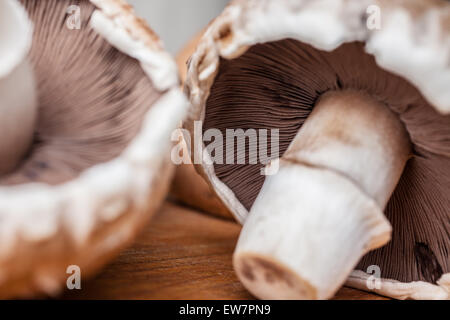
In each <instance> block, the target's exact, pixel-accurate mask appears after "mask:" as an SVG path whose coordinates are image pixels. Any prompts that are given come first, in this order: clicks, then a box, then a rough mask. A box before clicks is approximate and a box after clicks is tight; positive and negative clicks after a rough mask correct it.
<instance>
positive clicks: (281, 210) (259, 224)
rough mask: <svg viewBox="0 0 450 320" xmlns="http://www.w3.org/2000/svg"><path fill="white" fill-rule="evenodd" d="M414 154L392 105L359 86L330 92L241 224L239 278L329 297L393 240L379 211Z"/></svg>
mask: <svg viewBox="0 0 450 320" xmlns="http://www.w3.org/2000/svg"><path fill="white" fill-rule="evenodd" d="M410 155H411V145H410V140H409V137H408V134H407V133H406V130H405V128H404V126H403V124H402V123H401V121H400V120H399V119H398V117H397V115H395V114H394V113H393V112H392V111H390V109H389V108H388V107H386V106H385V105H383V104H382V103H380V102H378V101H376V100H375V99H373V98H371V97H369V96H368V95H366V94H365V93H362V92H357V91H349V90H347V91H336V92H329V93H326V94H324V95H323V96H322V97H321V99H320V100H319V101H318V102H317V104H316V106H315V108H314V110H313V112H312V113H311V115H310V117H309V118H308V119H307V120H306V122H305V123H304V125H303V126H302V128H301V130H300V131H299V133H298V135H297V136H296V138H295V139H294V141H293V142H292V143H291V145H290V147H289V149H288V150H287V151H286V153H285V154H284V155H283V157H282V158H281V159H280V160H279V164H278V165H279V171H278V173H277V174H275V175H272V176H267V178H266V181H265V183H264V186H263V188H262V190H261V192H260V194H259V195H258V197H257V199H256V201H255V203H254V205H253V207H252V209H251V211H250V214H249V218H248V219H247V221H246V222H245V225H244V228H243V230H242V233H241V236H240V239H239V242H238V245H237V248H236V251H235V255H234V266H235V269H236V272H237V274H238V276H239V278H240V279H241V281H242V282H243V284H244V285H245V286H246V287H247V288H248V289H249V290H250V291H251V292H252V293H253V294H254V295H255V296H257V297H259V298H262V299H326V298H329V297H331V296H333V295H334V293H335V292H336V291H337V290H338V289H339V287H340V286H341V285H342V284H343V283H344V282H345V280H346V279H347V277H348V275H349V274H350V273H351V271H352V270H353V269H354V267H355V266H356V264H357V263H358V261H359V260H360V258H361V257H362V256H363V255H364V254H365V253H367V252H368V251H370V250H372V249H375V248H378V247H380V246H382V245H384V244H385V243H386V242H388V241H389V239H390V234H391V226H390V224H389V222H388V221H387V219H386V218H385V216H384V214H383V210H384V208H385V206H386V204H387V202H388V200H389V198H390V196H391V194H392V192H393V191H394V189H395V186H396V185H397V183H398V181H399V179H400V176H401V174H402V172H403V169H404V167H405V165H406V162H407V160H408V158H409V157H410ZM277 161H278V160H277Z"/></svg>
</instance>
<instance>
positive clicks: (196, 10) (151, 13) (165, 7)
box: [128, 0, 228, 55]
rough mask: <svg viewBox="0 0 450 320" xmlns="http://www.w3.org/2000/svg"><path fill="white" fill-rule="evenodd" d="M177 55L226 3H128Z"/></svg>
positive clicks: (156, 0)
mask: <svg viewBox="0 0 450 320" xmlns="http://www.w3.org/2000/svg"><path fill="white" fill-rule="evenodd" d="M128 2H129V3H131V4H132V5H133V6H134V7H135V9H136V12H137V14H138V15H139V16H141V17H142V18H145V19H146V20H147V21H148V23H149V25H150V26H151V27H152V28H153V29H154V30H155V32H156V33H157V34H158V35H159V36H160V37H161V39H162V40H163V42H164V44H165V47H166V49H167V50H168V51H169V52H171V53H172V54H174V55H175V54H176V53H177V52H178V51H179V50H180V49H181V48H182V47H183V46H184V44H185V43H187V42H188V41H189V40H190V39H191V38H192V37H193V36H194V35H195V34H197V33H198V32H200V31H201V30H202V29H203V28H204V27H206V25H207V24H208V23H209V21H211V20H212V19H213V18H214V17H216V16H217V15H218V14H219V13H220V12H221V11H222V10H223V8H224V7H225V5H226V4H227V2H228V0H128Z"/></svg>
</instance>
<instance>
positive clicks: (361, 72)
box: [185, 0, 450, 299]
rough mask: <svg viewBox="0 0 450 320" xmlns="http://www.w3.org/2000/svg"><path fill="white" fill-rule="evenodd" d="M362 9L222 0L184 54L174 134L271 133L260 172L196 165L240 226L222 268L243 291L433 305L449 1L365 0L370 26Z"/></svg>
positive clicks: (447, 178) (449, 171)
mask: <svg viewBox="0 0 450 320" xmlns="http://www.w3.org/2000/svg"><path fill="white" fill-rule="evenodd" d="M373 4H374V3H373V2H369V1H334V0H333V1H331V0H330V1H328V0H320V1H307V0H304V1H297V2H289V1H274V0H266V1H256V0H255V1H252V0H249V1H243V0H236V1H233V2H232V3H231V4H230V5H229V6H228V7H227V8H226V10H225V11H224V12H223V14H222V15H221V16H219V18H217V19H216V20H215V21H214V22H213V23H212V25H211V26H210V27H209V29H208V30H207V31H206V33H205V35H204V37H203V39H202V41H201V42H200V44H199V46H198V49H197V51H196V52H195V53H194V55H193V56H192V58H191V60H190V65H189V71H188V76H187V81H186V92H187V93H188V94H189V97H190V100H191V102H192V108H191V112H190V116H189V120H188V121H187V122H186V124H185V126H186V128H188V129H189V130H193V122H194V121H197V120H203V121H204V130H205V131H206V130H208V129H210V128H218V129H219V130H221V131H222V132H223V133H224V132H225V130H226V129H244V130H245V129H279V130H280V159H279V160H275V161H277V164H278V165H279V172H278V173H277V174H275V175H269V176H263V175H261V174H260V171H261V169H262V168H264V166H265V165H264V164H263V163H261V164H258V165H251V164H244V165H237V164H213V165H209V164H207V163H205V164H203V166H202V170H203V173H204V174H205V175H206V176H207V177H208V180H209V182H210V184H211V185H212V186H213V188H214V189H215V191H216V193H217V194H218V196H219V197H220V198H221V199H222V200H223V202H224V203H225V204H226V205H227V206H228V208H229V209H230V210H231V211H232V212H233V213H234V215H235V216H236V218H237V219H238V220H239V221H240V222H242V223H244V228H243V231H242V234H241V237H240V240H239V243H238V245H237V248H236V252H235V256H234V265H235V268H236V272H237V273H238V275H239V277H240V279H241V281H242V282H243V283H244V285H245V286H246V287H247V288H248V289H249V290H250V291H251V292H252V293H253V294H255V295H256V296H257V297H260V298H268V299H283V298H293V299H302V298H307V299H312V298H317V299H324V298H329V297H331V296H332V295H333V294H334V293H335V292H336V290H337V289H338V288H339V287H340V286H341V285H342V284H343V283H344V282H345V281H346V280H347V283H348V284H349V285H352V286H354V287H358V288H361V289H365V290H369V289H370V290H374V291H376V292H378V293H381V294H384V295H387V296H391V297H395V298H400V299H405V298H414V299H446V298H449V287H450V285H449V283H450V280H449V272H450V259H449V250H450V239H449V230H450V197H449V194H450V143H449V142H450V116H449V115H448V114H449V113H450V96H449V92H450V88H449V84H450V66H449V65H448V61H449V57H450V46H449V43H450V41H449V39H450V30H449V29H450V27H449V26H450V24H449V21H450V5H449V4H448V3H447V2H445V1H440V0H436V1H434V0H433V1H425V0H416V1H382V0H380V1H375V5H377V6H378V7H379V8H380V10H381V13H382V19H383V20H382V22H383V23H382V27H381V29H379V30H377V29H376V30H371V29H370V28H368V26H367V24H366V21H367V8H368V7H369V6H370V5H373ZM195 143H202V142H201V141H196V142H195ZM247 147H248V146H247ZM249 149H250V148H247V150H249ZM197 150H201V148H197ZM247 150H246V152H247ZM224 152H226V149H224ZM246 156H247V159H248V158H250V156H251V155H250V154H249V153H248V152H247V154H246ZM274 164H275V163H274V162H272V165H274ZM269 168H270V166H269ZM389 240H390V241H389ZM373 265H375V266H377V267H379V269H380V271H381V278H382V279H381V286H376V287H374V288H372V287H369V286H367V280H368V279H369V277H370V275H369V274H367V273H366V271H367V270H368V268H369V267H371V266H373ZM355 267H356V271H354V272H352V270H353V269H354V268H355ZM350 274H351V275H350ZM349 275H350V278H348V277H349Z"/></svg>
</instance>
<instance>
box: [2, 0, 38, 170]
mask: <svg viewBox="0 0 450 320" xmlns="http://www.w3.org/2000/svg"><path fill="white" fill-rule="evenodd" d="M32 32H33V28H32V25H31V22H30V21H29V20H28V17H27V14H26V12H25V10H24V8H22V6H21V5H20V4H19V3H18V2H17V1H15V0H0V174H4V173H7V172H9V171H11V170H12V169H14V167H16V166H17V165H18V164H19V162H20V160H21V159H22V158H23V156H24V155H25V153H26V152H27V150H28V148H29V146H30V143H31V141H32V138H33V131H34V125H35V121H36V115H37V97H36V86H35V83H34V77H33V70H32V68H31V66H30V64H29V62H28V61H27V58H26V57H27V54H28V51H29V49H30V46H31V41H32Z"/></svg>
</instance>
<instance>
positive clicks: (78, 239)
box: [0, 0, 187, 297]
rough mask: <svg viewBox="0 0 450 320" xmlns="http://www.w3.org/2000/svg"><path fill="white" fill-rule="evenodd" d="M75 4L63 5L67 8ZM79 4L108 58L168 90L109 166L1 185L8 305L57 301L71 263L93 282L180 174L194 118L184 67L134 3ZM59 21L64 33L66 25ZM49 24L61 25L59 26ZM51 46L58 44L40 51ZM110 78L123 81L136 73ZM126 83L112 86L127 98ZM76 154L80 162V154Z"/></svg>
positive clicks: (1, 287) (2, 288)
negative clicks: (184, 140) (175, 135)
mask: <svg viewBox="0 0 450 320" xmlns="http://www.w3.org/2000/svg"><path fill="white" fill-rule="evenodd" d="M22 2H23V3H24V4H25V6H26V7H27V8H28V9H29V10H31V8H35V7H37V6H53V5H54V7H57V5H55V4H54V3H51V1H37V0H24V1H22ZM71 4H72V3H70V1H64V2H63V1H58V5H64V6H65V7H66V8H68V7H69V6H70V5H71ZM78 4H79V5H80V6H81V7H82V9H86V8H89V9H90V10H91V11H89V10H87V11H89V12H91V13H92V14H91V15H90V16H89V20H88V21H89V25H86V26H85V25H83V28H84V27H86V28H88V29H89V33H90V34H92V33H94V34H96V35H99V36H100V37H101V38H103V39H104V40H105V43H106V44H107V45H108V46H109V47H110V48H109V51H107V52H104V53H105V54H108V53H109V54H110V55H109V56H108V57H110V58H112V59H119V58H120V56H123V57H130V58H131V59H133V61H135V63H137V65H138V67H139V68H140V69H142V70H143V74H144V77H146V78H147V79H149V80H148V83H149V84H150V85H149V90H150V89H152V87H153V88H155V90H156V91H157V92H158V95H157V99H156V100H153V101H145V100H144V101H142V100H140V101H138V104H140V105H142V106H144V107H145V106H146V107H145V111H144V112H143V113H142V120H141V121H142V124H141V126H140V129H138V130H137V132H136V134H135V136H133V137H131V138H130V139H129V141H128V140H127V143H126V145H124V148H123V150H120V152H118V154H117V155H115V156H114V157H112V158H111V159H108V161H103V162H101V163H95V164H94V165H92V166H89V167H87V168H83V170H81V171H80V172H78V173H77V174H76V175H74V176H73V177H71V178H70V179H66V180H63V181H57V182H56V183H52V184H50V183H47V182H46V181H42V182H41V181H36V182H32V181H31V182H29V183H24V182H23V181H22V182H20V183H14V184H2V185H0V221H1V224H0V243H1V246H0V270H1V271H0V296H1V297H17V296H30V295H34V294H38V293H43V294H49V295H54V294H57V293H58V292H60V290H61V289H62V288H63V287H64V285H65V283H66V280H67V278H68V277H69V276H70V274H67V273H66V270H67V268H68V267H69V266H70V265H77V266H79V267H80V269H81V272H82V277H83V279H85V277H87V276H89V275H91V274H93V273H94V272H96V271H97V270H98V269H99V268H100V267H102V266H103V265H104V264H105V263H107V262H108V261H110V259H111V258H113V257H114V256H115V255H116V254H117V253H118V251H119V250H121V249H122V248H123V247H124V246H126V245H128V244H129V243H130V242H131V241H132V240H133V238H134V237H135V236H136V234H137V233H138V231H139V230H140V229H141V228H143V226H145V223H146V222H147V221H149V219H150V218H151V217H152V214H153V213H154V212H155V210H156V209H157V208H158V207H159V205H160V203H161V202H162V200H163V198H164V197H165V196H166V192H167V190H168V185H169V181H170V177H171V174H172V171H173V166H172V164H171V162H170V147H171V142H170V135H171V133H172V131H173V130H175V129H176V128H177V126H178V124H179V122H180V121H181V120H182V119H183V117H184V115H185V112H186V110H187V101H186V100H185V97H184V95H183V94H182V93H181V91H180V90H179V80H178V74H177V67H176V63H175V61H174V60H173V59H172V58H171V57H170V55H169V54H167V53H166V52H165V51H164V49H163V47H162V44H161V42H160V40H159V39H158V37H157V36H156V35H155V33H154V32H153V31H152V30H151V29H150V28H149V27H148V26H147V25H146V23H145V22H144V21H143V20H141V19H139V18H137V17H136V16H135V15H134V12H133V9H132V8H131V7H130V6H129V5H128V4H126V2H125V1H123V0H93V1H90V2H89V1H87V0H83V1H81V2H78ZM91 7H92V8H91ZM47 9H48V10H47ZM47 9H46V10H45V13H48V12H51V8H50V7H49V8H47ZM60 13H61V15H54V16H52V18H54V19H62V22H65V20H66V18H67V16H66V12H64V11H62V12H60ZM67 14H68V13H67ZM82 14H83V13H82ZM47 17H48V16H47ZM42 18H45V17H42ZM46 21H47V20H46ZM55 21H56V23H58V25H57V27H62V28H64V27H65V25H64V24H62V25H61V24H59V23H60V22H59V20H55ZM35 26H36V32H35V35H34V37H35V39H41V38H40V37H42V36H45V35H47V34H48V33H45V30H44V31H42V30H39V26H37V25H36V23H35ZM45 26H50V27H52V28H53V27H55V26H54V25H51V23H49V21H47V22H46V24H44V27H45ZM57 27H55V28H57ZM39 32H41V33H39ZM73 32H77V30H73ZM84 38H88V37H84ZM51 44H52V43H51V41H48V42H44V43H37V44H36V43H35V44H34V45H37V46H47V45H51ZM69 45H70V44H69ZM72 45H74V46H76V43H72ZM75 50H76V49H75ZM72 62H74V63H76V61H72ZM78 62H79V63H88V62H89V61H87V62H86V61H81V62H80V61H78ZM108 71H109V72H111V73H112V74H113V76H114V74H115V73H117V74H120V73H121V72H125V71H126V70H120V69H119V70H114V69H113V70H108ZM61 72H64V71H63V70H61ZM95 76H99V75H96V74H86V77H85V78H84V79H87V78H89V77H95ZM116 82H119V80H118V78H116ZM116 82H112V83H113V84H114V85H116V86H117V87H116V90H117V91H120V90H121V88H120V86H121V85H120V84H118V83H116ZM73 85H74V86H76V83H74V84H73ZM143 88H144V89H145V86H144V87H143ZM90 94H92V93H90ZM125 94H127V92H125ZM102 121H111V120H110V119H102ZM66 156H67V157H69V158H70V153H69V154H67V155H66ZM41 169H44V168H41ZM44 180H45V179H44Z"/></svg>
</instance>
